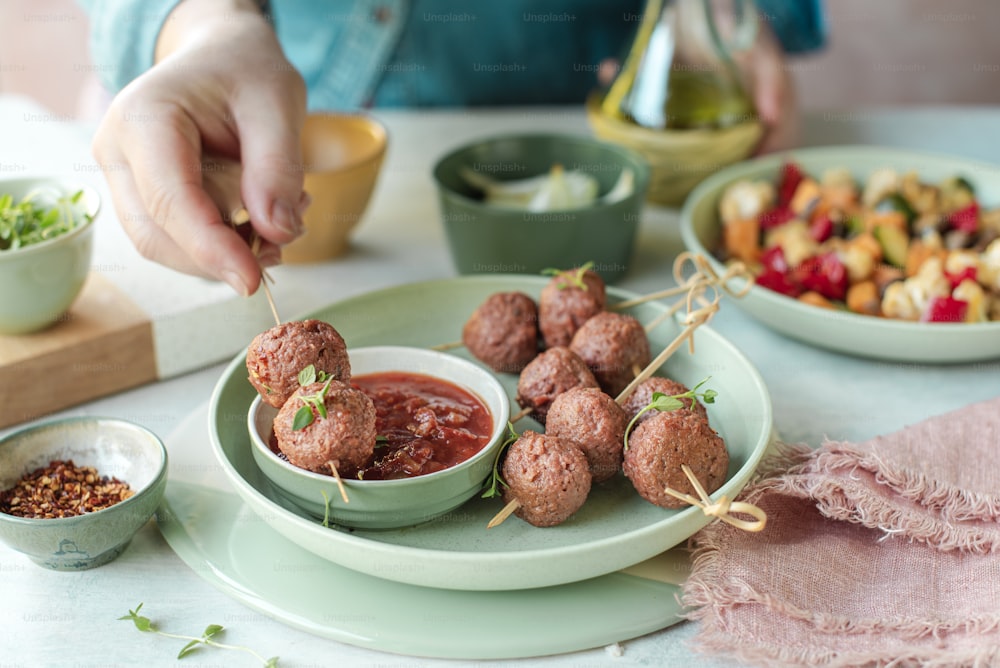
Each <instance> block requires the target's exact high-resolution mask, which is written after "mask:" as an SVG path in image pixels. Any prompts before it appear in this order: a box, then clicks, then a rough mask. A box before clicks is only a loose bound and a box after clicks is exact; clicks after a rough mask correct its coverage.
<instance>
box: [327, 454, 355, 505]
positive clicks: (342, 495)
mask: <svg viewBox="0 0 1000 668" xmlns="http://www.w3.org/2000/svg"><path fill="white" fill-rule="evenodd" d="M326 465H327V466H329V467H330V472H331V473H333V479H334V480H336V481H337V489H338V490H340V498H342V499H343V500H344V503H350V502H351V500H350V499H348V498H347V488H346V487H344V481H343V480H341V479H340V473H339V472H338V471H337V465H336V464H334V463H333V462H332V461H329V462H327V463H326Z"/></svg>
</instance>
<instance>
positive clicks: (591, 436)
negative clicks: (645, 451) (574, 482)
mask: <svg viewBox="0 0 1000 668" xmlns="http://www.w3.org/2000/svg"><path fill="white" fill-rule="evenodd" d="M627 424H628V420H627V418H626V416H625V411H624V410H622V407H621V406H619V405H618V404H616V403H615V400H614V399H612V398H611V397H609V396H608V395H606V394H605V393H604V392H602V391H601V390H599V389H597V388H596V387H574V388H573V389H571V390H567V391H565V392H563V393H562V394H560V395H559V396H557V397H556V398H555V401H553V402H552V405H551V406H550V407H549V414H548V417H547V418H546V420H545V433H546V434H548V435H550V436H555V437H557V438H562V439H566V440H568V441H572V442H573V443H575V444H576V445H577V446H578V447H579V448H580V449H581V450H583V454H584V455H586V456H587V461H588V462H589V463H590V474H591V477H592V478H593V482H595V483H598V482H604V481H605V480H607V479H609V478H611V477H613V476H614V475H615V474H616V473H618V470H619V468H621V464H622V441H623V439H624V438H625V426H626V425H627Z"/></svg>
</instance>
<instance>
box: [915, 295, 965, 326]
mask: <svg viewBox="0 0 1000 668" xmlns="http://www.w3.org/2000/svg"><path fill="white" fill-rule="evenodd" d="M968 311H969V302H967V301H964V300H962V299H955V298H954V297H951V296H943V297H931V300H930V301H929V302H928V303H927V310H925V311H924V314H923V315H922V316H921V318H920V321H921V322H964V321H965V314H966V313H967V312H968Z"/></svg>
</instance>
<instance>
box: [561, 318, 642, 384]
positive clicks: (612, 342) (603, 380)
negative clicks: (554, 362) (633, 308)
mask: <svg viewBox="0 0 1000 668" xmlns="http://www.w3.org/2000/svg"><path fill="white" fill-rule="evenodd" d="M569 348H570V350H572V351H573V352H574V353H576V354H577V355H578V356H579V357H580V359H582V360H583V361H584V362H585V363H586V364H587V366H588V367H590V370H591V371H592V372H593V373H594V377H595V378H597V382H598V383H599V384H600V386H601V389H603V390H604V391H605V392H607V393H608V394H610V395H611V396H613V397H614V396H618V394H619V393H620V392H621V391H622V390H624V389H625V388H626V387H627V386H628V384H629V383H630V382H632V379H633V378H635V375H636V371H635V369H642V368H644V367H645V366H646V365H647V364H649V362H650V359H652V358H651V356H650V352H649V339H648V338H647V337H646V330H645V329H643V327H642V324H641V323H640V322H639V321H638V320H636V319H635V318H633V317H632V316H630V315H624V314H621V313H612V312H611V311H605V312H603V313H598V314H597V315H595V316H594V317H593V318H591V319H590V320H588V321H587V322H585V323H583V326H582V327H580V329H579V330H577V332H576V334H574V335H573V340H572V341H571V342H570V344H569Z"/></svg>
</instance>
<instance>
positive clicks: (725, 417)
mask: <svg viewBox="0 0 1000 668" xmlns="http://www.w3.org/2000/svg"><path fill="white" fill-rule="evenodd" d="M545 283H546V279H544V278H541V277H534V276H517V275H489V276H472V277H464V278H458V279H448V280H442V281H431V282H426V283H416V284H410V285H404V286H400V287H396V288H390V289H387V290H382V291H378V292H374V293H369V294H367V295H362V296H359V297H356V298H353V299H349V300H346V301H342V302H339V303H336V304H333V305H331V306H328V307H326V308H323V309H321V310H319V311H317V312H315V313H313V314H310V315H311V317H316V318H321V319H324V320H327V321H329V322H330V323H332V324H333V325H334V327H336V328H337V330H338V331H340V333H341V334H342V335H343V337H344V339H345V340H346V342H347V345H348V348H349V349H350V348H352V347H360V346H377V345H391V344H398V345H412V346H432V345H435V344H442V343H448V342H452V341H456V340H457V339H459V338H460V335H461V330H462V325H463V324H464V322H465V321H466V320H467V319H468V317H469V316H470V315H471V313H472V312H473V310H474V309H475V308H476V307H477V306H478V305H479V304H480V303H482V301H483V300H484V299H485V298H486V297H487V296H489V295H490V294H492V293H494V292H499V291H508V290H521V291H523V292H526V293H528V294H530V295H533V296H537V295H538V293H539V292H540V291H541V289H542V287H543V286H544V285H545ZM631 296H633V295H629V294H627V293H624V292H621V291H617V290H609V300H610V301H611V302H612V303H613V302H615V301H619V300H621V299H626V298H629V297H631ZM664 309H665V307H664V306H663V305H662V304H655V303H649V304H643V305H640V306H638V307H635V308H634V309H632V311H631V312H632V313H633V314H634V315H635V316H636V317H637V318H638V319H639V320H640V322H643V323H649V322H651V321H652V320H653V319H654V318H655V317H656V316H658V315H660V314H662V313H663V312H664ZM680 329H681V327H680V325H678V324H677V322H675V321H674V320H673V319H667V320H666V321H665V322H664V323H662V324H661V325H660V326H658V327H657V328H656V329H654V330H653V332H651V333H650V342H651V345H652V348H653V350H655V351H659V350H662V349H663V348H665V347H666V346H667V344H669V343H670V342H671V341H672V340H673V339H674V338H675V336H676V334H677V332H679V331H680ZM695 344H696V351H695V353H694V354H689V353H688V350H687V348H686V346H684V347H682V349H681V350H679V351H678V352H677V353H675V354H674V355H673V356H672V357H671V358H670V360H669V361H668V362H667V365H666V371H667V373H668V375H670V376H672V377H674V378H676V379H677V380H679V381H681V382H683V383H686V384H688V385H694V384H696V383H698V382H699V381H701V380H703V379H704V378H706V377H711V380H710V381H709V383H708V387H711V388H712V389H714V390H716V391H717V392H718V393H719V399H718V402H717V403H716V404H714V405H713V406H712V407H711V409H710V419H711V422H712V425H713V426H714V427H715V429H716V430H717V431H718V432H719V433H720V434H721V435H722V437H723V438H724V439H725V441H726V445H727V448H728V450H729V454H730V470H729V478H728V480H727V482H726V483H725V484H724V485H723V487H722V488H721V489H720V490H718V491H717V492H716V494H715V495H714V496H716V497H718V496H720V495H726V496H728V497H729V498H732V497H734V496H735V495H736V494H737V493H738V492H739V490H740V489H742V487H743V486H744V485H745V484H746V482H747V481H748V479H749V478H750V476H751V474H752V473H753V471H754V469H755V468H756V466H757V463H758V462H759V460H760V458H761V457H762V456H763V454H764V451H765V449H766V447H767V445H768V442H769V439H770V435H771V425H772V417H771V404H770V400H769V398H768V394H767V390H766V388H765V386H764V383H763V381H762V380H761V378H760V376H759V374H758V373H757V371H756V370H755V369H754V368H753V366H752V365H751V364H750V362H749V361H748V360H747V359H746V358H745V357H744V356H743V355H742V354H741V353H740V352H739V351H738V350H737V349H736V348H735V347H734V346H733V345H732V344H730V343H729V342H728V341H726V340H725V339H724V338H723V337H721V336H720V335H719V334H717V333H716V332H714V331H712V330H711V329H709V328H706V327H702V328H700V329H699V330H697V331H696V333H695ZM455 354H458V355H462V356H464V357H468V354H467V353H466V351H465V350H464V349H459V350H456V351H455ZM246 373H247V372H246V368H245V362H244V355H243V354H240V355H238V356H237V357H236V358H235V359H234V360H233V361H232V363H231V364H230V365H229V366H228V367H227V368H226V369H225V371H224V372H223V374H222V377H221V378H220V380H219V382H218V384H217V385H216V387H215V390H214V392H213V395H212V401H211V404H210V408H209V436H210V438H211V440H212V449H213V450H214V453H215V455H216V457H217V458H218V461H219V463H220V464H221V466H222V469H223V472H224V473H225V474H226V476H227V477H228V479H229V481H230V483H231V484H232V486H233V489H234V490H235V491H236V493H237V494H238V495H239V496H240V497H241V498H242V499H243V501H244V502H245V503H246V504H247V506H249V507H250V508H251V509H252V510H253V511H255V512H256V513H257V514H258V515H259V517H260V518H261V519H262V520H263V521H264V522H265V523H266V524H267V525H268V526H269V527H270V528H271V529H273V530H274V531H276V532H277V533H279V534H281V535H282V536H284V537H285V538H286V539H288V540H289V541H291V542H293V543H295V544H297V545H298V546H300V547H301V548H303V549H304V550H306V551H308V552H312V553H313V554H315V555H317V556H319V557H321V558H323V559H326V560H327V561H329V562H333V563H335V564H338V565H340V566H345V567H347V568H350V569H353V570H355V571H358V572H360V573H365V574H368V575H374V576H376V577H380V578H383V579H388V580H395V581H397V582H403V583H407V584H414V585H422V586H426V587H436V588H446V589H460V590H513V589H527V588H532V587H547V586H553V585H561V584H566V583H570V582H577V581H580V580H586V579H589V578H594V577H598V576H602V575H606V574H608V573H612V572H614V571H618V570H620V569H623V568H626V567H629V566H631V565H633V564H636V563H638V562H641V561H645V560H647V559H649V558H651V557H653V556H655V555H657V554H659V553H661V552H664V551H665V550H668V549H670V548H671V547H674V546H675V545H678V544H680V543H682V542H683V541H685V540H686V539H687V538H688V537H690V536H691V535H692V534H693V533H695V532H696V531H697V530H698V529H700V528H701V527H702V526H704V525H705V524H706V523H707V522H708V518H707V517H706V516H705V515H704V514H703V513H702V512H701V511H700V510H699V509H697V508H692V507H689V508H686V509H683V510H679V511H677V510H673V511H670V510H664V509H662V508H659V507H657V506H653V505H651V504H649V503H647V502H646V501H644V500H643V499H642V498H641V497H639V496H638V494H636V493H635V491H634V490H633V489H632V486H631V483H630V482H629V481H628V480H627V479H625V478H624V477H623V476H618V477H616V478H614V479H612V480H611V481H608V482H607V483H604V484H601V485H598V486H595V488H594V489H593V490H592V491H591V493H590V496H589V497H588V500H587V502H586V504H584V506H583V508H581V510H580V511H578V512H577V513H576V514H575V515H574V516H573V517H572V518H570V520H568V521H567V522H564V523H563V524H561V525H559V526H557V527H551V528H546V529H539V528H536V527H533V526H531V525H529V524H527V523H525V522H523V521H521V520H520V519H517V518H511V519H508V520H507V521H506V522H504V523H503V524H501V525H500V526H498V527H495V528H493V529H489V530H487V529H486V524H487V522H488V521H489V520H490V518H491V517H493V515H495V514H496V513H497V511H499V510H500V508H501V503H500V502H499V501H498V500H495V499H481V498H478V497H475V498H473V500H471V501H469V502H467V503H466V504H465V505H463V506H461V507H460V508H458V509H457V510H455V511H453V512H451V513H448V514H446V515H444V516H442V517H440V518H436V519H434V520H431V521H429V522H427V523H424V524H421V525H417V526H415V527H409V528H405V529H395V530H382V531H374V530H367V531H364V530H354V531H350V530H341V529H338V528H332V527H331V528H326V527H324V526H323V525H322V523H321V522H319V521H317V520H315V519H314V518H312V517H311V516H309V515H308V514H307V513H305V512H304V511H301V510H299V509H297V508H295V507H294V506H292V505H290V504H287V503H286V502H283V501H282V500H281V498H280V497H279V495H278V494H276V493H275V492H274V490H273V489H272V488H271V487H270V485H269V483H268V482H267V481H266V479H265V478H264V477H263V476H262V475H261V473H260V471H259V470H258V468H257V466H256V464H255V463H254V460H253V457H252V455H251V444H250V439H249V436H248V434H247V428H246V414H247V410H248V408H249V406H250V403H251V401H252V399H253V397H254V390H253V388H252V387H251V386H250V384H249V383H248V382H247V380H246ZM501 381H502V383H503V384H504V386H505V387H506V388H507V390H508V392H509V394H510V396H511V398H512V400H513V396H514V393H515V388H516V383H517V377H516V376H513V375H504V376H502V377H501ZM529 426H531V424H530V421H529V420H524V421H522V422H521V423H519V424H518V425H517V428H518V430H523V429H525V428H527V427H529ZM535 428H536V429H537V428H538V427H537V425H535Z"/></svg>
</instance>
